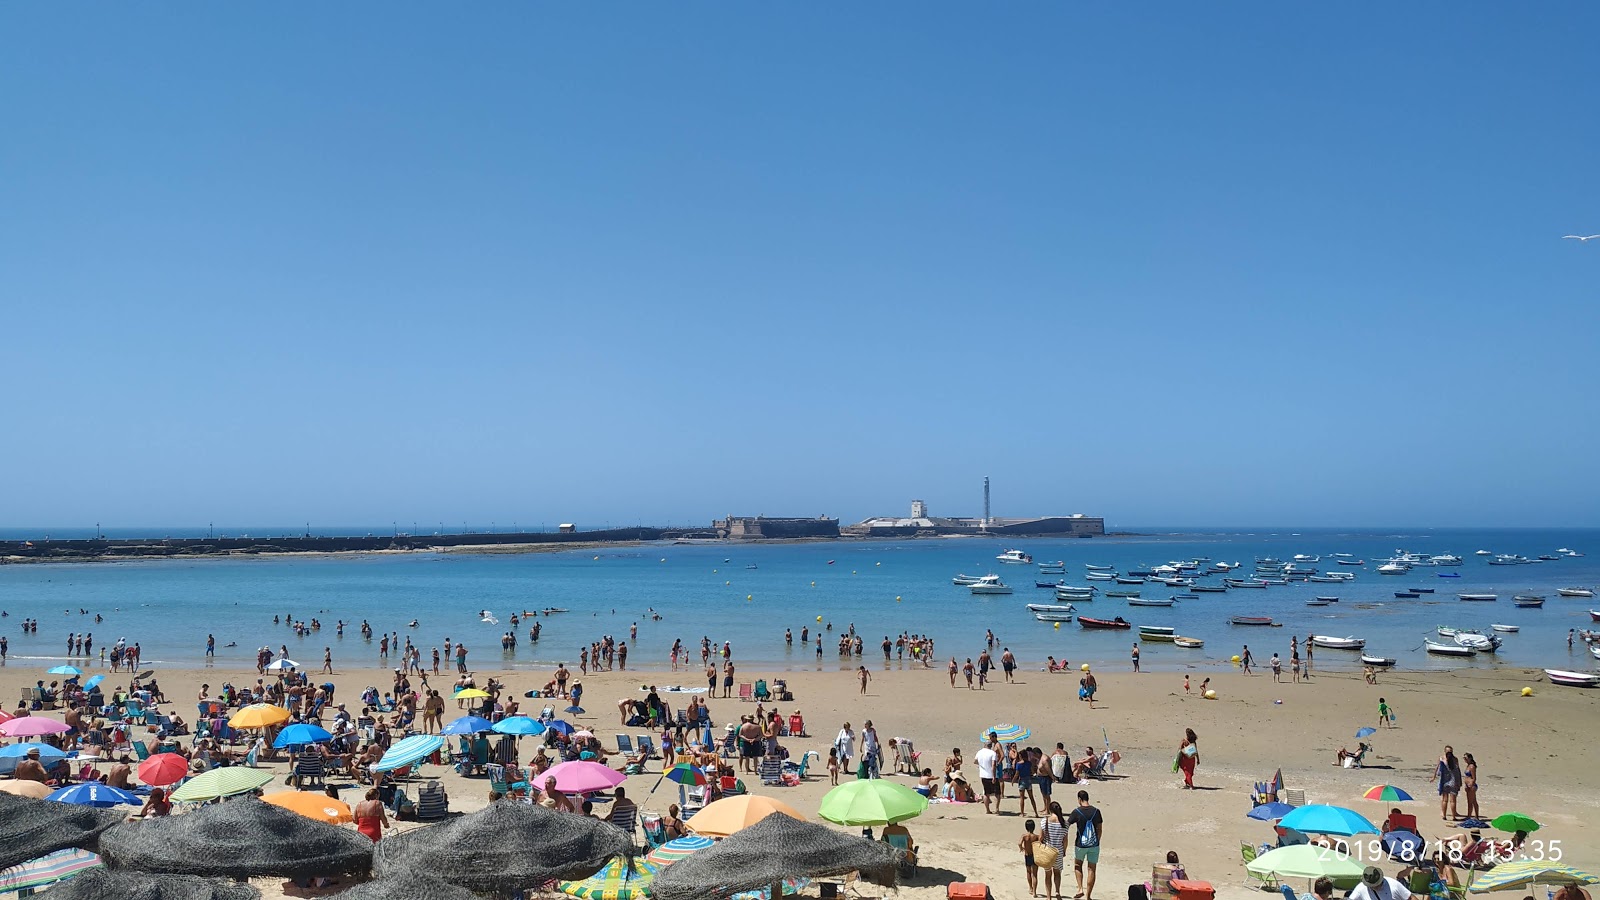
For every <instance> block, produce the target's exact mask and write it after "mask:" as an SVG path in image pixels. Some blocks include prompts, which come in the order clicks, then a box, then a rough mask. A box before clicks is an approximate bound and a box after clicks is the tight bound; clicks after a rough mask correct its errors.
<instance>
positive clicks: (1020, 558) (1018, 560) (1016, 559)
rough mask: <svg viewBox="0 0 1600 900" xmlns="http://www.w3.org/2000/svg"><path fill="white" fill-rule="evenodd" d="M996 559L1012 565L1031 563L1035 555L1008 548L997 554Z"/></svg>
mask: <svg viewBox="0 0 1600 900" xmlns="http://www.w3.org/2000/svg"><path fill="white" fill-rule="evenodd" d="M995 559H997V560H999V561H1000V562H1003V563H1009V564H1011V565H1031V564H1032V563H1033V557H1031V556H1029V555H1028V554H1026V553H1023V552H1022V551H1021V550H1007V551H1005V552H1004V553H1001V554H1000V555H999V556H996V557H995Z"/></svg>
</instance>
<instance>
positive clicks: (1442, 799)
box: [1433, 745, 1461, 822]
mask: <svg viewBox="0 0 1600 900" xmlns="http://www.w3.org/2000/svg"><path fill="white" fill-rule="evenodd" d="M1433 777H1434V778H1436V779H1438V781H1439V818H1440V819H1442V820H1444V821H1446V822H1449V821H1451V820H1453V819H1459V818H1461V815H1460V814H1459V813H1457V812H1456V795H1457V794H1459V793H1461V761H1460V760H1458V759H1456V754H1455V751H1454V750H1453V749H1451V748H1450V747H1449V746H1448V745H1446V747H1445V748H1444V753H1443V754H1441V755H1440V756H1439V762H1438V764H1437V765H1435V766H1434V767H1433Z"/></svg>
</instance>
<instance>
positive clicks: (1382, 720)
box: [1378, 697, 1394, 728]
mask: <svg viewBox="0 0 1600 900" xmlns="http://www.w3.org/2000/svg"><path fill="white" fill-rule="evenodd" d="M1378 727H1379V728H1393V727H1394V710H1392V709H1390V708H1389V701H1387V700H1385V699H1383V698H1382V697H1379V698H1378Z"/></svg>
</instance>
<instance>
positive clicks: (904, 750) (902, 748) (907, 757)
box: [894, 738, 922, 775]
mask: <svg viewBox="0 0 1600 900" xmlns="http://www.w3.org/2000/svg"><path fill="white" fill-rule="evenodd" d="M917 755H918V754H917V750H916V747H914V746H912V744H911V742H910V741H908V740H906V739H905V738H901V739H900V740H898V741H896V742H895V745H894V770H895V771H896V772H904V773H906V774H908V775H921V774H922V772H921V770H919V769H918V768H917Z"/></svg>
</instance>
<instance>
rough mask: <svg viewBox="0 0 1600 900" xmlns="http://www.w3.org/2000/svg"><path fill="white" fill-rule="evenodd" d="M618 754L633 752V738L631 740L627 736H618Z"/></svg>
mask: <svg viewBox="0 0 1600 900" xmlns="http://www.w3.org/2000/svg"><path fill="white" fill-rule="evenodd" d="M617 752H618V753H632V752H633V738H630V737H628V736H627V735H625V734H619V735H617Z"/></svg>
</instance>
